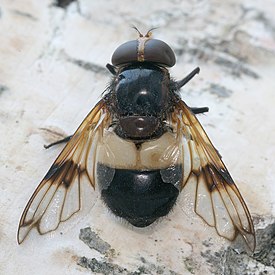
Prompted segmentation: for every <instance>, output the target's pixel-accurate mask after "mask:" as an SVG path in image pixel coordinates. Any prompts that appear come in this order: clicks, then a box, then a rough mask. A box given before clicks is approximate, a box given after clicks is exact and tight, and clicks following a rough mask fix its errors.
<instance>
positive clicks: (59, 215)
mask: <svg viewBox="0 0 275 275" xmlns="http://www.w3.org/2000/svg"><path fill="white" fill-rule="evenodd" d="M108 119H109V115H108V113H107V111H106V108H105V105H104V102H103V101H102V100H101V101H100V102H99V103H98V104H97V105H96V106H95V107H94V109H93V110H92V111H91V112H90V113H89V114H88V115H87V117H86V118H85V119H84V121H83V122H82V124H81V125H80V126H79V127H78V129H77V130H76V132H75V134H74V135H73V137H72V138H71V140H70V141H69V142H68V143H67V145H66V146H65V147H64V149H63V151H62V152H61V153H60V154H59V156H58V157H57V159H56V160H55V162H54V163H53V165H52V166H51V168H50V170H49V171H48V173H47V174H46V176H45V177H44V179H43V180H42V181H41V183H40V184H39V185H38V187H37V188H36V190H35V191H34V193H33V195H32V196H31V198H30V200H29V202H28V203H27V205H26V207H25V209H24V211H23V214H22V216H21V219H20V222H19V228H18V234H17V240H18V243H19V244H20V243H22V242H23V241H24V239H25V238H26V237H27V235H28V234H29V232H30V230H31V229H33V228H36V229H37V231H38V232H39V234H45V233H48V232H50V231H53V230H55V229H57V227H58V226H59V224H60V223H61V222H64V221H66V220H68V219H69V218H70V217H72V215H73V214H75V213H76V212H78V211H79V210H80V208H81V203H82V201H81V193H82V192H83V190H82V189H84V182H88V185H90V187H91V186H92V187H93V188H95V149H96V144H97V142H98V138H99V136H100V135H102V133H103V132H102V131H103V129H104V127H106V123H107V121H108ZM89 153H91V155H92V159H91V160H90V159H89V157H88V155H89ZM88 162H89V163H88ZM88 165H89V167H88ZM84 178H85V179H86V181H84ZM81 190H82V191H81Z"/></svg>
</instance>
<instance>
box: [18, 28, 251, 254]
mask: <svg viewBox="0 0 275 275" xmlns="http://www.w3.org/2000/svg"><path fill="white" fill-rule="evenodd" d="M137 31H138V30H137ZM138 33H139V37H138V38H137V39H136V40H132V41H128V42H126V43H124V44H122V45H120V46H119V47H118V48H117V49H116V50H115V52H114V53H113V56H112V65H111V64H107V68H108V69H109V71H110V72H111V74H112V75H113V77H112V80H111V82H110V85H109V86H108V88H107V90H106V91H105V94H104V95H103V96H102V99H101V100H100V101H99V102H98V103H97V104H96V106H95V107H94V108H93V109H92V110H91V112H90V113H89V114H88V115H87V117H86V118H85V119H84V121H83V122H82V123H81V125H80V126H79V128H78V129H77V130H76V132H75V133H74V135H73V136H72V137H71V139H70V140H69V142H68V143H67V145H66V146H65V148H64V149H63V151H62V152H61V153H60V155H59V156H58V157H57V159H56V160H55V162H54V163H53V165H52V166H51V168H50V170H49V171H48V173H47V174H46V176H45V177H44V179H43V180H42V181H41V183H40V184H39V185H38V187H37V188H36V190H35V191H34V193H33V195H32V197H31V198H30V200H29V202H28V203H27V205H26V207H25V210H24V212H23V214H22V217H21V219H20V223H19V229H18V235H17V239H18V243H22V242H23V241H24V239H25V238H26V237H27V235H28V234H29V232H30V231H31V229H33V228H36V229H37V230H38V232H39V233H40V234H45V233H48V232H50V231H53V230H55V229H56V228H57V227H58V226H59V224H60V223H61V222H64V221H66V220H68V219H69V218H70V217H71V216H72V215H73V214H75V213H76V212H78V211H79V210H80V208H81V202H82V201H81V200H82V196H83V194H81V189H82V182H83V179H84V178H85V179H86V180H88V181H89V183H90V185H91V187H92V188H95V187H96V186H97V188H98V189H99V192H100V194H101V198H102V199H103V201H104V202H105V204H106V205H107V207H108V208H109V209H110V210H111V212H113V213H114V214H115V215H116V216H118V217H121V218H123V219H125V220H126V221H128V222H129V223H130V224H132V225H133V226H136V227H146V226H148V225H150V224H152V223H153V222H155V221H156V220H157V219H159V218H160V217H163V216H165V215H167V214H168V213H169V212H170V210H171V209H172V208H173V206H174V205H175V202H176V201H177V197H178V196H179V194H180V192H181V191H182V190H183V189H184V187H185V186H187V185H188V184H194V185H195V188H194V190H195V194H194V211H195V212H196V214H198V215H199V216H200V217H201V218H202V219H203V220H204V221H205V222H206V223H207V224H208V225H209V226H212V227H215V229H216V231H217V233H218V235H220V236H222V237H224V238H226V239H228V240H234V239H235V238H236V237H237V236H238V235H241V236H242V237H243V238H244V240H245V242H246V243H247V245H248V246H249V247H250V249H251V250H254V249H255V231H254V227H253V222H252V219H251V216H250V213H249V210H248V208H247V206H246V204H245V202H244V200H243V198H242V196H241V194H240V192H239V190H238V188H237V186H236V185H235V183H234V181H233V179H232V177H231V176H230V174H229V172H228V170H227V169H226V167H225V165H224V163H223V161H222V160H221V156H220V155H219V153H218V151H217V150H216V149H215V147H214V146H213V144H212V142H211V141H210V140H209V138H208V136H207V134H206V133H205V131H204V130H203V128H202V126H201V124H200V123H199V121H198V119H197V117H196V114H199V113H203V112H207V111H208V108H207V107H201V108H190V107H188V106H187V105H186V103H184V101H182V100H181V98H180V96H179V90H180V89H181V88H182V87H183V86H184V85H185V84H186V83H187V82H188V81H189V80H191V79H192V78H193V77H194V76H195V75H196V74H197V73H199V68H196V69H195V70H193V71H192V72H191V73H190V74H189V75H187V76H186V77H185V78H183V79H182V80H180V81H174V80H172V79H171V77H170V74H169V71H168V67H172V66H173V65H175V63H176V59H175V54H174V52H173V50H172V49H171V48H170V46H168V45H167V44H166V43H165V42H163V41H161V40H157V39H153V38H152V33H151V31H149V32H148V33H147V34H146V35H142V34H141V33H140V32H139V31H138ZM53 205H55V209H58V211H56V210H55V211H53V209H52V208H53V207H54V206H53ZM50 215H54V217H53V218H49V217H50ZM46 220H47V227H45V223H46V222H45V221H46ZM43 227H44V228H43Z"/></svg>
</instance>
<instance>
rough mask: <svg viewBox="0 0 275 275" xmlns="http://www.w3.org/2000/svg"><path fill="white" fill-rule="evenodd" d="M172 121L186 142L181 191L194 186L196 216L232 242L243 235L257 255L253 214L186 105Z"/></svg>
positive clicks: (180, 106)
mask: <svg viewBox="0 0 275 275" xmlns="http://www.w3.org/2000/svg"><path fill="white" fill-rule="evenodd" d="M172 119H173V121H174V123H175V124H176V125H177V128H178V129H177V134H178V136H179V137H180V140H182V143H181V146H182V151H183V156H184V173H183V181H182V186H181V188H184V187H185V186H187V185H193V186H192V187H193V188H191V189H193V190H194V193H195V194H194V199H195V204H194V205H195V209H194V210H195V212H196V213H197V214H198V215H199V216H200V217H201V218H202V219H203V220H204V221H205V222H206V223H207V224H208V225H210V226H213V227H215V228H216V231H217V233H218V234H219V235H220V236H222V237H224V238H226V239H228V240H234V239H235V238H236V237H237V235H238V234H241V236H242V237H243V238H244V240H245V241H246V243H247V244H248V246H249V248H250V249H251V250H252V251H254V249H255V245H256V241H255V231H254V226H253V222H252V219H251V216H250V213H249V210H248V208H247V206H246V204H245V202H244V200H243V198H242V196H241V194H240V192H239V190H238V188H237V186H236V185H235V183H234V181H233V179H232V178H231V176H230V174H229V172H228V170H227V169H226V167H225V165H224V163H223V161H222V160H221V156H220V155H219V153H218V151H217V150H216V149H215V148H214V146H213V144H212V143H211V141H210V140H209V138H208V136H207V134H206V133H205V131H204V129H203V128H202V126H201V124H200V123H199V121H198V119H197V118H196V116H195V115H194V114H193V113H192V112H191V110H190V109H189V108H188V107H187V105H186V104H185V103H184V102H183V101H179V102H178V103H177V106H176V108H175V111H174V113H173V118H172ZM194 185H195V186H194Z"/></svg>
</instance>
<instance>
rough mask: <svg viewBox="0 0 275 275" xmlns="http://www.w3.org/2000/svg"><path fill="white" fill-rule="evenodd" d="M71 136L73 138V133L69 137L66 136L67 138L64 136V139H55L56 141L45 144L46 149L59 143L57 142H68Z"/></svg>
mask: <svg viewBox="0 0 275 275" xmlns="http://www.w3.org/2000/svg"><path fill="white" fill-rule="evenodd" d="M71 138H72V135H71V136H68V137H65V138H63V139H60V140H58V141H55V142H53V143H50V144H48V145H44V148H45V149H48V148H50V147H52V146H54V145H57V144H60V143H65V142H68V141H69V140H70V139H71Z"/></svg>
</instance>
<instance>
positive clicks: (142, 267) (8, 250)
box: [0, 0, 275, 275]
mask: <svg viewBox="0 0 275 275" xmlns="http://www.w3.org/2000/svg"><path fill="white" fill-rule="evenodd" d="M274 15H275V2H274V1H273V0H269V1H268V0H267V1H256V0H249V1H240V0H228V1H218V0H193V1H181V0H174V1H165V0H158V1H148V0H147V1H145V0H133V1H122V0H119V1H111V0H103V1H89V0H79V1H62V3H59V7H58V3H57V2H54V1H49V0H48V1H35V0H22V1H21V0H20V1H19V0H17V1H16V0H13V1H11V0H1V2H0V41H1V42H0V139H1V143H0V149H1V150H0V247H1V249H0V274H74V275H75V274H86V273H87V274H96V273H97V272H98V273H101V274H275V271H274V258H275V248H274V246H275V236H274V235H275V226H274V217H275V195H274V193H275V184H274V171H275V126H274V123H275V122H274V116H275V108H274V105H275V68H274V64H275V18H274ZM131 25H135V26H137V27H138V28H139V29H140V30H141V31H142V32H146V31H147V30H148V29H149V28H152V27H158V29H157V30H155V31H154V37H156V38H158V39H162V40H164V41H166V42H167V43H168V44H169V45H170V46H171V47H172V48H173V49H174V50H175V53H176V56H177V64H176V66H175V67H173V68H172V69H171V74H172V75H173V76H174V77H175V78H177V79H179V78H182V77H184V76H185V75H186V74H187V73H189V72H190V71H191V70H192V69H194V68H195V67H196V66H199V67H200V68H201V73H200V75H199V76H197V77H196V78H195V79H194V80H193V81H192V82H191V83H189V84H188V85H187V86H186V87H185V89H184V90H183V91H182V98H183V99H184V101H186V103H187V104H188V105H191V106H209V108H210V112H209V113H208V114H207V115H202V116H200V120H201V122H202V124H203V125H204V127H205V129H206V131H207V132H208V134H209V136H210V138H211V139H212V141H213V143H214V144H215V145H216V147H217V148H218V149H219V152H220V153H221V154H222V155H223V160H224V161H225V163H226V164H227V167H228V169H229V170H230V171H231V174H232V176H233V177H234V179H235V180H236V182H237V184H238V186H239V188H240V190H241V192H242V194H243V196H244V198H245V200H246V202H247V204H248V206H249V209H250V211H251V213H252V216H253V219H254V224H255V228H256V233H257V240H258V246H257V249H256V253H255V254H254V255H249V254H247V253H245V252H241V253H240V250H238V249H236V244H231V243H229V242H227V241H226V240H224V239H221V238H219V237H218V236H217V235H216V234H215V231H214V230H213V229H211V228H208V227H207V226H206V225H205V224H204V223H203V222H202V221H201V220H200V219H199V218H198V217H196V216H195V215H194V214H193V213H192V211H191V210H192V209H191V208H192V203H191V204H190V205H188V203H187V205H186V203H185V205H182V204H181V203H179V204H178V205H177V206H176V207H175V208H174V210H173V212H172V213H171V214H169V215H168V216H167V217H165V218H164V219H162V220H161V221H160V222H158V223H157V224H156V225H154V226H153V227H151V228H149V229H143V230H137V229H134V228H131V227H129V226H127V225H126V224H124V223H123V222H121V221H120V220H118V219H116V218H115V217H113V216H112V215H111V214H110V213H109V212H108V210H107V209H106V207H105V206H104V205H103V204H102V202H101V201H100V200H96V201H95V203H94V207H93V208H92V210H91V211H90V212H89V213H88V214H84V213H79V214H78V215H76V216H75V217H74V218H73V219H72V220H71V221H69V222H68V223H66V224H65V225H64V226H62V227H61V229H60V230H58V231H57V232H54V233H52V234H48V235H46V236H42V237H41V236H39V235H38V234H36V233H35V232H33V234H31V236H30V237H29V238H28V239H27V240H26V242H24V243H23V244H22V245H21V246H18V245H17V244H16V230H17V225H18V221H19V218H20V215H21V212H22V210H23V207H24V206H25V203H26V202H27V200H28V198H29V196H30V195H31V193H32V192H33V190H34V188H35V187H36V185H37V184H38V183H39V181H40V180H41V178H42V177H43V176H44V174H45V173H46V172H47V169H48V168H49V166H50V164H51V163H52V162H53V160H54V159H55V157H56V156H57V154H58V152H59V151H60V150H61V148H62V146H60V147H56V148H53V149H51V150H47V151H46V150H45V149H44V148H43V144H46V143H49V142H52V141H55V140H57V139H60V137H64V136H66V135H69V134H71V133H73V131H74V130H75V129H76V128H77V126H78V125H79V123H80V122H81V120H82V119H83V118H84V116H85V115H86V113H88V111H89V110H90V109H91V108H92V106H93V105H94V104H95V103H96V102H97V101H98V99H99V98H100V94H101V93H102V92H103V90H104V88H105V87H106V85H107V83H108V81H109V78H110V74H109V73H108V71H107V70H106V69H105V64H106V63H107V62H110V57H111V55H112V53H113V51H114V49H115V48H116V47H117V46H118V45H120V44H121V43H123V42H125V41H127V40H131V39H135V38H136V33H135V31H134V30H133V29H131V28H130V26H131ZM190 209H191V210H190Z"/></svg>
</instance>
